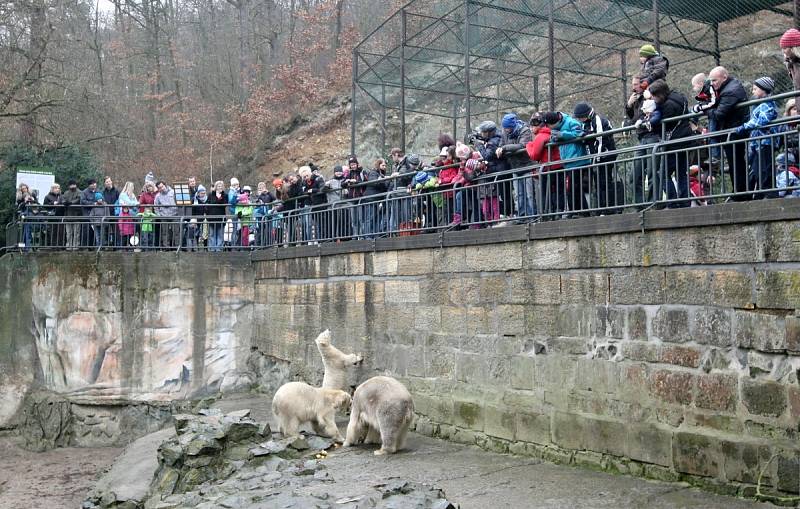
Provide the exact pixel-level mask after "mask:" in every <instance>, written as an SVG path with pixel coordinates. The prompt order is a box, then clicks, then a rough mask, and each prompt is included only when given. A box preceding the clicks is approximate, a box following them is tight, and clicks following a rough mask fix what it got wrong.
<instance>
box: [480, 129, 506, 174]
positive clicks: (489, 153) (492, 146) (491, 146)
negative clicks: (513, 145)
mask: <svg viewBox="0 0 800 509" xmlns="http://www.w3.org/2000/svg"><path fill="white" fill-rule="evenodd" d="M502 144H503V138H502V137H501V136H500V135H499V134H497V133H495V134H493V135H492V136H491V137H490V138H489V139H486V140H483V143H482V144H480V143H479V144H477V146H476V148H477V150H478V152H480V154H481V158H482V159H483V160H484V161H486V173H497V172H500V171H505V170H507V169H508V162H507V161H505V160H504V159H498V158H497V149H498V148H499V147H500V146H501V145H502Z"/></svg>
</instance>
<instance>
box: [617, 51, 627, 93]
mask: <svg viewBox="0 0 800 509" xmlns="http://www.w3.org/2000/svg"><path fill="white" fill-rule="evenodd" d="M619 57H620V60H619V69H620V75H621V76H620V79H621V80H622V104H626V103H627V102H628V59H627V55H626V54H625V50H622V51H620V52H619Z"/></svg>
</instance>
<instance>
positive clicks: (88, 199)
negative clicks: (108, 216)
mask: <svg viewBox="0 0 800 509" xmlns="http://www.w3.org/2000/svg"><path fill="white" fill-rule="evenodd" d="M104 205H105V202H104V201H103V193H101V192H99V191H98V190H97V181H96V180H94V179H90V180H89V182H88V185H87V186H86V189H84V190H83V191H81V206H82V207H83V215H84V217H85V218H86V220H87V221H89V223H90V224H89V225H87V226H86V227H85V228H84V231H83V233H82V238H83V240H84V242H83V244H84V245H86V246H91V245H94V246H98V247H99V246H102V245H103V236H102V232H101V229H102V224H103V216H104V215H105V212H106V209H105V207H104ZM92 234H93V235H92ZM92 238H94V244H92V241H91V239H92Z"/></svg>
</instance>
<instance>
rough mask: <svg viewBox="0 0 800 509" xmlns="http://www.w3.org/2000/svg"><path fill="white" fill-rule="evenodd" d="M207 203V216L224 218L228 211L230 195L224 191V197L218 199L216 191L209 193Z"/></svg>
mask: <svg viewBox="0 0 800 509" xmlns="http://www.w3.org/2000/svg"><path fill="white" fill-rule="evenodd" d="M206 203H207V204H208V205H209V206H208V207H206V215H207V216H216V217H217V218H219V216H224V215H225V213H226V212H227V209H228V193H227V192H226V191H222V196H220V197H219V198H217V193H216V191H209V193H208V200H206Z"/></svg>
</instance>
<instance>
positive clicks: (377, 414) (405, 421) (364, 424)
mask: <svg viewBox="0 0 800 509" xmlns="http://www.w3.org/2000/svg"><path fill="white" fill-rule="evenodd" d="M413 417H414V402H413V401H412V399H411V394H410V393H409V392H408V389H406V388H405V386H404V385H403V384H401V383H400V382H398V381H397V380H395V379H394V378H391V377H388V376H376V377H373V378H370V379H369V380H367V381H366V382H364V383H363V384H361V385H359V386H358V388H357V389H356V392H355V394H353V402H352V407H351V409H350V423H349V424H348V425H347V437H346V439H345V441H344V444H343V445H344V447H348V446H351V445H356V444H358V443H359V442H361V441H364V443H366V444H374V443H379V444H381V448H380V449H378V450H377V451H375V453H374V454H375V455H381V454H393V453H395V452H397V450H398V449H402V448H403V445H404V443H405V439H406V433H408V427H409V426H410V425H411V420H412V419H413Z"/></svg>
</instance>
